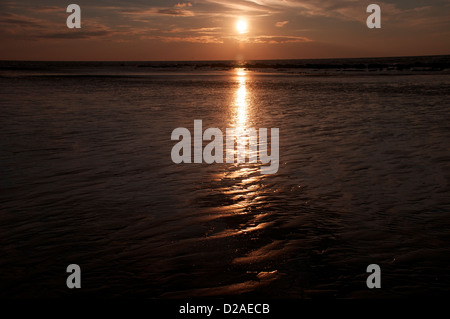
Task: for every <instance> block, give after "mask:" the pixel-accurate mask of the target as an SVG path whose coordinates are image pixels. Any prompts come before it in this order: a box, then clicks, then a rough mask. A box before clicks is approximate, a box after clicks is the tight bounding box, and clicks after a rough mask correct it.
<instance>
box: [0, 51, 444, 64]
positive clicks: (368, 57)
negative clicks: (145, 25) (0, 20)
mask: <svg viewBox="0 0 450 319" xmlns="http://www.w3.org/2000/svg"><path fill="white" fill-rule="evenodd" d="M445 56H450V53H448V54H431V55H398V56H396V55H393V56H361V57H347V58H345V57H339V58H337V57H329V58H299V59H295V58H289V59H248V60H243V61H239V60H234V59H230V60H214V59H213V60H11V59H0V62H122V63H123V62H147V63H148V62H236V63H246V62H248V61H298V60H344V59H347V60H348V59H354V60H357V59H387V58H424V57H445Z"/></svg>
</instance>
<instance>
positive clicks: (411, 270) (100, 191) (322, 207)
mask: <svg viewBox="0 0 450 319" xmlns="http://www.w3.org/2000/svg"><path fill="white" fill-rule="evenodd" d="M449 100H450V75H448V74H436V75H430V74H428V75H427V74H421V75H403V76H391V75H368V74H365V73H362V74H357V75H347V74H333V75H328V76H323V75H322V76H302V75H298V74H288V73H286V72H277V71H273V72H267V73H263V72H256V71H249V70H246V71H245V70H239V69H236V70H233V69H232V70H224V71H217V70H216V71H214V72H209V71H196V72H192V71H186V72H180V71H178V72H153V73H152V72H149V73H146V74H140V75H136V74H130V73H128V74H119V75H117V74H116V75H114V74H112V75H111V73H108V72H104V73H99V74H95V76H93V75H92V74H86V73H85V72H84V73H83V72H81V73H79V74H73V73H64V72H62V73H61V74H58V73H52V74H48V73H38V74H31V75H30V74H28V73H26V74H25V73H23V74H21V73H20V72H18V73H13V74H11V73H5V72H4V73H3V76H2V77H0V105H1V110H2V112H1V113H0V126H1V136H2V137H1V139H0V163H1V165H0V172H1V177H2V178H1V181H0V187H1V192H0V207H1V214H0V243H1V244H0V254H1V256H2V257H1V259H0V287H1V289H0V295H2V296H8V297H55V296H70V295H72V294H74V292H73V291H70V290H69V289H67V287H66V285H65V280H66V276H67V274H66V272H65V270H66V267H67V265H69V264H72V263H76V264H79V265H80V266H81V269H82V289H81V290H79V291H77V292H76V294H78V295H80V296H93V297H94V296H95V297H99V296H101V297H114V296H137V297H164V298H179V297H192V296H230V295H231V296H242V297H268V298H288V297H289V298H303V297H345V298H361V297H364V298H367V297H374V298H375V297H376V298H378V297H404V296H422V295H424V296H425V295H427V296H431V295H436V296H442V295H449V294H450V288H449V287H450V276H449V274H448V270H449V266H448V265H449V262H450V257H449V256H450V248H449V247H448V242H449V240H450V196H449V193H450V186H449V185H450V150H449V147H448V145H449V142H450V129H449V124H448V123H449V121H450V105H449V102H448V101H449ZM195 119H201V120H203V128H204V129H206V128H209V127H217V128H220V129H221V130H222V131H223V132H225V129H226V128H227V127H237V128H250V127H255V128H279V129H280V167H279V170H278V172H277V174H274V175H261V174H260V164H249V163H245V164H211V165H208V164H179V165H176V164H174V163H173V162H172V160H171V156H170V154H171V149H172V147H173V145H174V144H175V143H176V142H175V141H171V139H170V136H171V132H172V130H174V129H175V128H177V127H186V128H188V129H189V130H190V131H191V132H193V123H194V120H195ZM373 263H375V264H378V265H380V267H381V269H382V289H378V290H369V289H368V288H367V286H366V278H367V276H368V274H367V273H366V267H367V266H368V265H369V264H373Z"/></svg>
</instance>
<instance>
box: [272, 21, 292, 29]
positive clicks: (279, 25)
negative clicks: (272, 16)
mask: <svg viewBox="0 0 450 319" xmlns="http://www.w3.org/2000/svg"><path fill="white" fill-rule="evenodd" d="M288 23H289V21H279V22H277V23H275V26H276V27H277V28H282V27H284V26H285V25H286V24H288Z"/></svg>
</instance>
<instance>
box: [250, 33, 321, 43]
mask: <svg viewBox="0 0 450 319" xmlns="http://www.w3.org/2000/svg"><path fill="white" fill-rule="evenodd" d="M245 42H247V43H270V44H279V43H294V42H313V40H311V39H310V38H307V37H296V36H268V35H264V36H257V37H249V38H247V39H246V41H245Z"/></svg>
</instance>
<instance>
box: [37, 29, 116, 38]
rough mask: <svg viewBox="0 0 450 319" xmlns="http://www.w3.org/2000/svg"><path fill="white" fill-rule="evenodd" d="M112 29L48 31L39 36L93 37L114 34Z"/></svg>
mask: <svg viewBox="0 0 450 319" xmlns="http://www.w3.org/2000/svg"><path fill="white" fill-rule="evenodd" d="M112 34H113V32H112V31H107V30H101V31H79V30H74V31H73V32H62V33H48V34H42V35H39V36H38V37H39V38H41V39H91V38H98V37H104V36H110V35H112Z"/></svg>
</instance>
